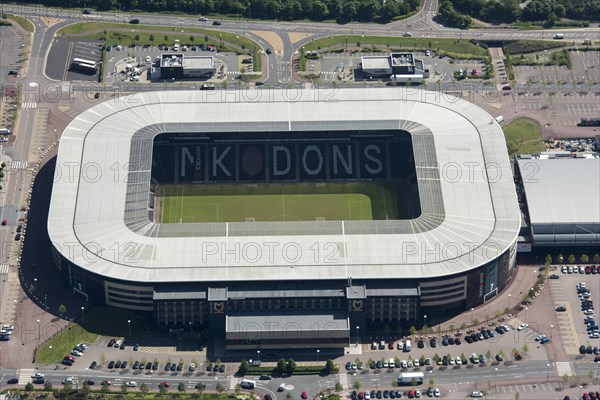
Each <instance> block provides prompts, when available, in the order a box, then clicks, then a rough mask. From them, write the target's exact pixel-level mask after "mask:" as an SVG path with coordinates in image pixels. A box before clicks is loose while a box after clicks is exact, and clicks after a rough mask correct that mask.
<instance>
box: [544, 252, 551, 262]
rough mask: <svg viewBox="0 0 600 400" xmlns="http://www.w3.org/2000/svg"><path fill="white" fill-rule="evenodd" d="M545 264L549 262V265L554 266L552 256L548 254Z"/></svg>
mask: <svg viewBox="0 0 600 400" xmlns="http://www.w3.org/2000/svg"><path fill="white" fill-rule="evenodd" d="M545 262H547V263H548V264H552V256H551V255H550V254H548V255H547V256H546V261H545Z"/></svg>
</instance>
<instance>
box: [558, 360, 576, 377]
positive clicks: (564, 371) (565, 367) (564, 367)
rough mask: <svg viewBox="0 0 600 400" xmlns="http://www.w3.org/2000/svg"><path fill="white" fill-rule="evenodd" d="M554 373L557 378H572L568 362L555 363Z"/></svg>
mask: <svg viewBox="0 0 600 400" xmlns="http://www.w3.org/2000/svg"><path fill="white" fill-rule="evenodd" d="M556 372H557V373H558V376H565V375H568V376H573V371H572V370H571V363H570V362H568V361H557V362H556Z"/></svg>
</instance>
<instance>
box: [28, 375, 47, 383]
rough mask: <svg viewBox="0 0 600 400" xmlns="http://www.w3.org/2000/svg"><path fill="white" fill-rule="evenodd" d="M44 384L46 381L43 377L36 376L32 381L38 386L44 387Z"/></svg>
mask: <svg viewBox="0 0 600 400" xmlns="http://www.w3.org/2000/svg"><path fill="white" fill-rule="evenodd" d="M44 382H46V380H45V379H44V378H42V377H41V376H36V377H35V378H33V379H32V380H31V383H35V384H36V385H42V384H44Z"/></svg>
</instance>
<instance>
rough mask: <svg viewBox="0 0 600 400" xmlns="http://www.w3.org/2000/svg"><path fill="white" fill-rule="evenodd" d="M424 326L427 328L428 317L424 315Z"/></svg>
mask: <svg viewBox="0 0 600 400" xmlns="http://www.w3.org/2000/svg"><path fill="white" fill-rule="evenodd" d="M423 326H427V315H423Z"/></svg>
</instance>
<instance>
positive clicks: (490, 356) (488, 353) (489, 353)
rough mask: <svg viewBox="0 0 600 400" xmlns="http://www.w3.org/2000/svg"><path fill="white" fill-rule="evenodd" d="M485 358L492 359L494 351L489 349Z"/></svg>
mask: <svg viewBox="0 0 600 400" xmlns="http://www.w3.org/2000/svg"><path fill="white" fill-rule="evenodd" d="M485 358H487V359H488V360H490V359H491V358H492V352H491V351H489V350H488V351H487V352H486V353H485Z"/></svg>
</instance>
